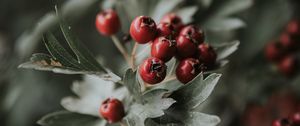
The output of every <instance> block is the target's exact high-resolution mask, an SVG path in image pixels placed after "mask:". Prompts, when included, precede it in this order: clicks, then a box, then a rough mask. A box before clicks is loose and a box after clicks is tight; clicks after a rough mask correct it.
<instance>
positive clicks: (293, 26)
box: [286, 20, 300, 35]
mask: <svg viewBox="0 0 300 126" xmlns="http://www.w3.org/2000/svg"><path fill="white" fill-rule="evenodd" d="M286 31H287V32H288V33H289V34H298V35H299V34H300V21H298V20H292V21H290V22H289V24H288V25H287V28H286Z"/></svg>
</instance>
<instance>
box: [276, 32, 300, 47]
mask: <svg viewBox="0 0 300 126" xmlns="http://www.w3.org/2000/svg"><path fill="white" fill-rule="evenodd" d="M299 40H300V39H299V36H298V35H292V34H288V33H283V34H281V36H280V43H281V44H282V46H284V47H285V48H287V49H289V50H291V49H294V48H296V46H297V44H299V43H298V41H299Z"/></svg>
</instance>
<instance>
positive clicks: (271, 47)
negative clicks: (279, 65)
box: [265, 42, 284, 62]
mask: <svg viewBox="0 0 300 126" xmlns="http://www.w3.org/2000/svg"><path fill="white" fill-rule="evenodd" d="M283 55H284V50H283V47H282V45H281V43H277V42H270V43H268V44H267V46H266V48H265V56H266V58H267V59H268V60H269V61H272V62H277V61H279V60H280V59H281V58H282V56H283Z"/></svg>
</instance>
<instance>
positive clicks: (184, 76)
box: [176, 58, 201, 84]
mask: <svg viewBox="0 0 300 126" xmlns="http://www.w3.org/2000/svg"><path fill="white" fill-rule="evenodd" d="M200 72H201V64H200V61H199V60H198V59H195V58H187V59H184V60H182V61H180V63H179V64H178V66H177V68H176V77H177V79H178V80H179V81H180V82H181V83H183V84H186V83H188V82H190V81H191V80H193V79H194V78H195V77H196V76H197V75H198V74H199V73H200Z"/></svg>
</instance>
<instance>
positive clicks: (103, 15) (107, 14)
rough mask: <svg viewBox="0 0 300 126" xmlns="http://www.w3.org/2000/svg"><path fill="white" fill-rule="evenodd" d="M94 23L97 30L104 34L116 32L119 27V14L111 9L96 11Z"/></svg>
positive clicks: (108, 34)
mask: <svg viewBox="0 0 300 126" xmlns="http://www.w3.org/2000/svg"><path fill="white" fill-rule="evenodd" d="M95 24H96V28H97V30H98V32H99V33H100V34H102V35H105V36H110V35H113V34H116V33H117V32H118V31H119V29H120V27H121V23H120V19H119V16H118V14H117V13H116V12H115V11H114V10H112V9H109V10H105V11H102V12H100V13H98V14H97V16H96V22H95Z"/></svg>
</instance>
